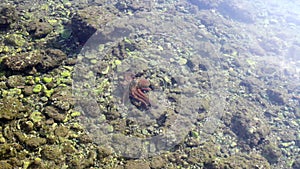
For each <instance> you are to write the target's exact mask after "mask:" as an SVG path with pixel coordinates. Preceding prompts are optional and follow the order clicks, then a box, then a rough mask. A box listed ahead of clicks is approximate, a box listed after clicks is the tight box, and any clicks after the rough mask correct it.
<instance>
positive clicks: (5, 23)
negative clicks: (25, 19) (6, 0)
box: [0, 5, 18, 30]
mask: <svg viewBox="0 0 300 169" xmlns="http://www.w3.org/2000/svg"><path fill="white" fill-rule="evenodd" d="M17 20H18V15H17V10H16V9H15V7H13V6H12V5H3V6H1V7H0V30H1V29H7V28H10V27H11V25H12V23H14V22H16V21H17Z"/></svg>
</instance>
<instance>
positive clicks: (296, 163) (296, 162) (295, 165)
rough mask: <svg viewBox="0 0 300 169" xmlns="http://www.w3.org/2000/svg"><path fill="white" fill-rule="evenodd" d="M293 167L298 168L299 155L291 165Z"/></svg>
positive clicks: (299, 163)
mask: <svg viewBox="0 0 300 169" xmlns="http://www.w3.org/2000/svg"><path fill="white" fill-rule="evenodd" d="M292 167H293V169H299V168H300V156H298V157H297V158H296V159H295V161H294V162H293V165H292Z"/></svg>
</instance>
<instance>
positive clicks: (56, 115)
mask: <svg viewBox="0 0 300 169" xmlns="http://www.w3.org/2000/svg"><path fill="white" fill-rule="evenodd" d="M44 113H45V114H46V115H47V116H49V117H50V118H53V119H54V120H56V121H58V122H62V121H63V120H64V119H65V118H66V116H65V115H64V114H61V113H60V110H59V109H57V108H55V107H53V106H47V107H45V109H44Z"/></svg>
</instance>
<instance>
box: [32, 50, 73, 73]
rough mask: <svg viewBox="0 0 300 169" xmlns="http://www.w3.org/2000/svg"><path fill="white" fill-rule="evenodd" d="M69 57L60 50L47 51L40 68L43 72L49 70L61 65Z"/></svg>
mask: <svg viewBox="0 0 300 169" xmlns="http://www.w3.org/2000/svg"><path fill="white" fill-rule="evenodd" d="M66 58H67V55H66V54H65V53H64V52H63V51H61V50H59V49H47V50H45V51H44V52H43V56H42V61H41V65H40V66H39V67H38V68H39V69H42V70H49V69H52V68H55V67H57V66H59V65H61V63H62V61H63V60H65V59H66Z"/></svg>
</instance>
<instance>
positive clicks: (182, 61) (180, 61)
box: [178, 58, 187, 66]
mask: <svg viewBox="0 0 300 169" xmlns="http://www.w3.org/2000/svg"><path fill="white" fill-rule="evenodd" d="M178 63H179V65H181V66H182V65H185V64H186V63H187V59H185V58H179V60H178Z"/></svg>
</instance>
